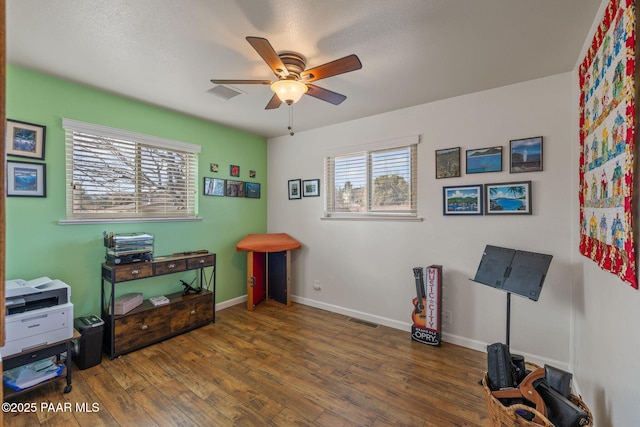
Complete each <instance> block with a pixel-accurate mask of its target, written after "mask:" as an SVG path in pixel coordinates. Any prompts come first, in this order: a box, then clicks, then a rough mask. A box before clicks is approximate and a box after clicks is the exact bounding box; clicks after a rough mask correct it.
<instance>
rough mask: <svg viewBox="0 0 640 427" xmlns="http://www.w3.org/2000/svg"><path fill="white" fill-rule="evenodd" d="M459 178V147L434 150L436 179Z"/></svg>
mask: <svg viewBox="0 0 640 427" xmlns="http://www.w3.org/2000/svg"><path fill="white" fill-rule="evenodd" d="M458 176H460V147H454V148H445V149H443V150H436V179H440V178H454V177H458Z"/></svg>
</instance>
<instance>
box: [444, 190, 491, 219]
mask: <svg viewBox="0 0 640 427" xmlns="http://www.w3.org/2000/svg"><path fill="white" fill-rule="evenodd" d="M482 202H483V198H482V184H478V185H456V186H454V187H442V214H443V215H482V209H483V204H482Z"/></svg>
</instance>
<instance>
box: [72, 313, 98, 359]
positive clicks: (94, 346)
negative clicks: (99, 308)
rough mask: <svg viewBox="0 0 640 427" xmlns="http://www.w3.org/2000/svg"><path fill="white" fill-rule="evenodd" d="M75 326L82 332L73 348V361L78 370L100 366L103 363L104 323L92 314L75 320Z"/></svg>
mask: <svg viewBox="0 0 640 427" xmlns="http://www.w3.org/2000/svg"><path fill="white" fill-rule="evenodd" d="M73 326H74V327H75V328H76V330H77V331H78V332H80V338H79V339H78V340H76V342H75V343H74V346H73V361H74V362H75V364H76V366H77V367H78V369H87V368H90V367H92V366H96V365H99V364H100V362H101V361H102V334H103V330H104V321H103V320H102V319H101V318H100V317H98V316H96V315H95V314H91V315H89V316H83V317H78V318H76V319H74V320H73Z"/></svg>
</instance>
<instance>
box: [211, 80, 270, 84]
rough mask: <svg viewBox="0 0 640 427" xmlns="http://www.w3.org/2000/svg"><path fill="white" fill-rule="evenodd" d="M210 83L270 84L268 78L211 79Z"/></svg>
mask: <svg viewBox="0 0 640 427" xmlns="http://www.w3.org/2000/svg"><path fill="white" fill-rule="evenodd" d="M211 83H215V84H217V85H270V84H271V81H269V80H219V79H211Z"/></svg>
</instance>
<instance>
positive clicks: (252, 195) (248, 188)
mask: <svg viewBox="0 0 640 427" xmlns="http://www.w3.org/2000/svg"><path fill="white" fill-rule="evenodd" d="M244 197H246V198H248V199H259V198H260V183H259V182H247V183H245V189H244Z"/></svg>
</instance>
